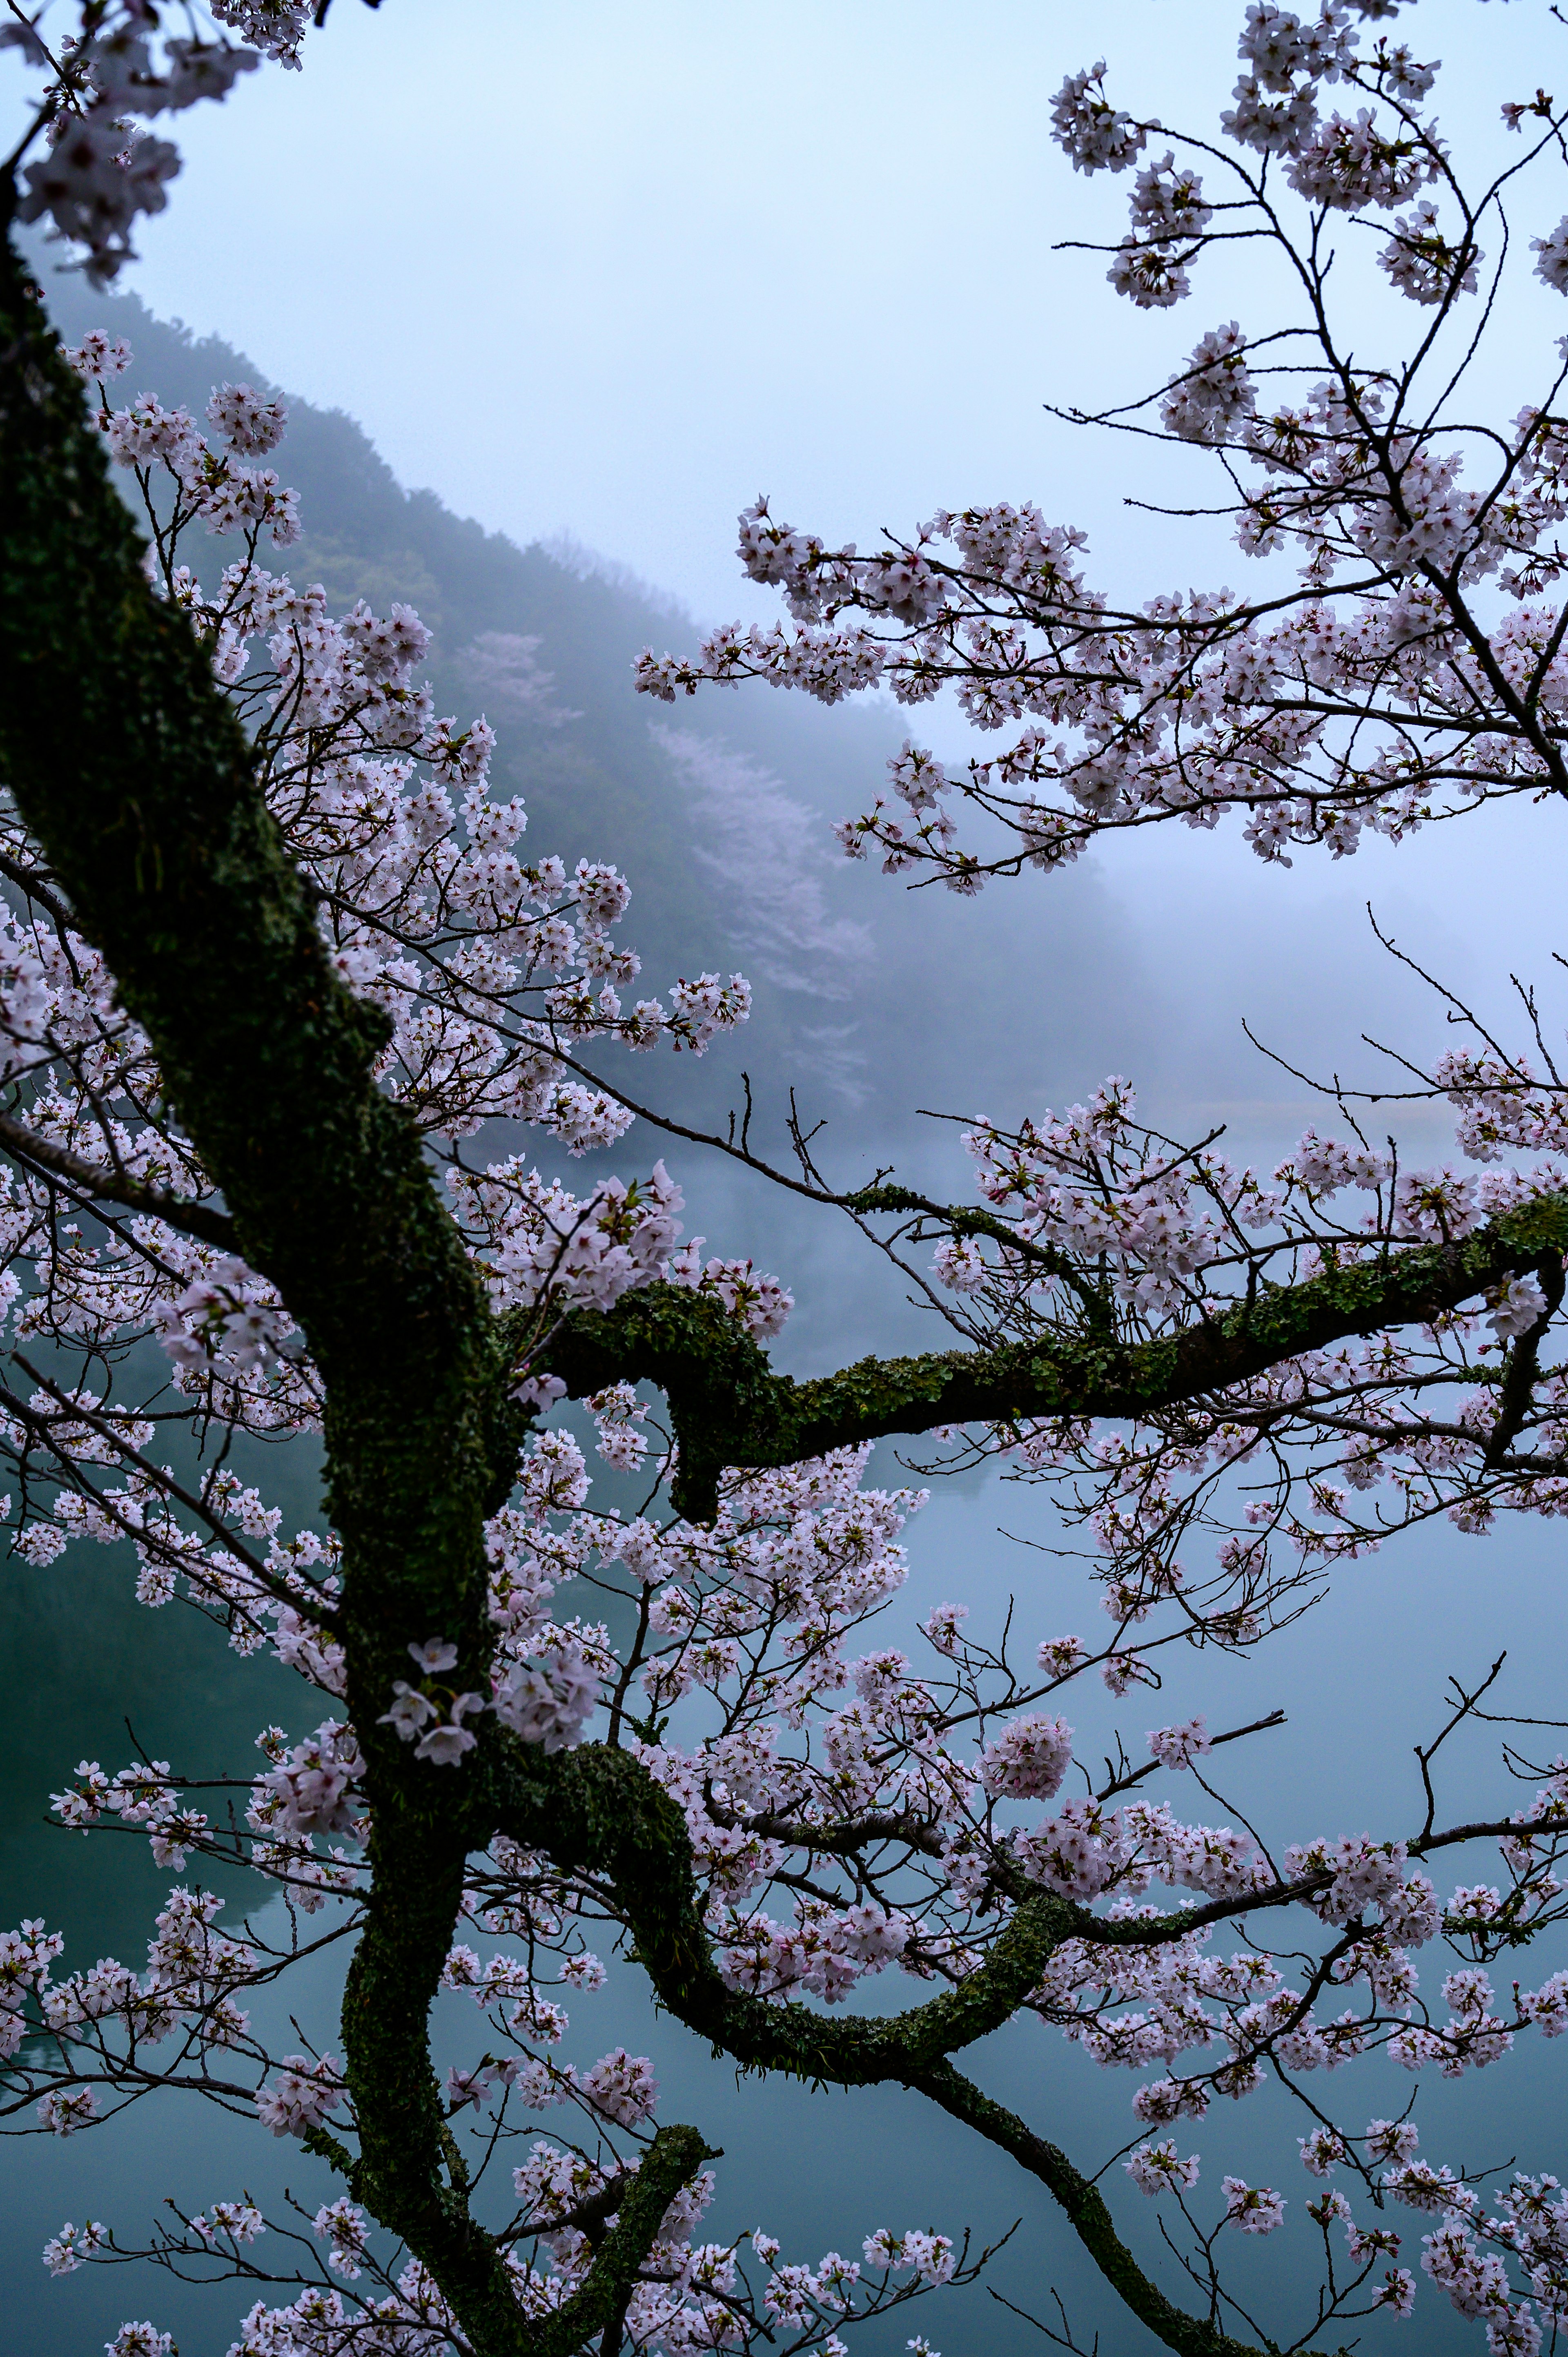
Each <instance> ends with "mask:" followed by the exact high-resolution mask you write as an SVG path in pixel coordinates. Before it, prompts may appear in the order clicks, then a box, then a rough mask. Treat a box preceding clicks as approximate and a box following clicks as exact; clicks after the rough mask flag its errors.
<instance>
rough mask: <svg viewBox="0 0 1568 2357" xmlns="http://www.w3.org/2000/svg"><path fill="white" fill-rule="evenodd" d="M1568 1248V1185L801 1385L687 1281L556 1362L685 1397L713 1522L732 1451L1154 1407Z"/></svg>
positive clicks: (578, 1385) (623, 1308) (682, 1487)
mask: <svg viewBox="0 0 1568 2357" xmlns="http://www.w3.org/2000/svg"><path fill="white" fill-rule="evenodd" d="M1565 1249H1568V1195H1562V1194H1558V1195H1550V1196H1543V1197H1541V1199H1540V1200H1538V1201H1536V1202H1533V1203H1530V1204H1526V1205H1524V1206H1522V1207H1521V1208H1520V1210H1518V1211H1509V1212H1508V1213H1506V1214H1504V1216H1503V1217H1501V1218H1499V1219H1497V1220H1494V1221H1492V1222H1489V1223H1488V1224H1487V1226H1485V1227H1482V1228H1477V1230H1476V1231H1475V1232H1473V1233H1472V1234H1470V1235H1468V1236H1466V1237H1464V1238H1462V1239H1461V1240H1459V1241H1458V1242H1456V1243H1445V1244H1411V1245H1408V1246H1405V1247H1402V1248H1399V1249H1394V1248H1392V1247H1385V1248H1384V1249H1383V1250H1381V1251H1380V1253H1379V1254H1377V1256H1376V1257H1375V1258H1372V1259H1369V1260H1366V1261H1359V1262H1355V1263H1352V1264H1351V1265H1348V1266H1346V1267H1340V1268H1334V1269H1328V1270H1326V1271H1325V1272H1324V1273H1323V1274H1322V1275H1319V1276H1315V1277H1310V1278H1307V1279H1305V1281H1304V1282H1303V1283H1301V1284H1299V1285H1291V1286H1269V1287H1265V1288H1262V1289H1261V1290H1260V1291H1259V1292H1258V1294H1257V1295H1256V1296H1255V1297H1254V1298H1253V1299H1251V1300H1250V1301H1242V1302H1238V1303H1236V1304H1235V1305H1234V1306H1233V1307H1231V1308H1229V1309H1226V1310H1223V1311H1222V1312H1220V1313H1219V1315H1217V1316H1215V1317H1214V1318H1209V1319H1208V1320H1207V1321H1206V1322H1205V1323H1204V1324H1202V1325H1200V1326H1194V1327H1189V1328H1187V1329H1186V1330H1185V1331H1183V1332H1180V1333H1176V1334H1170V1335H1162V1336H1160V1337H1159V1338H1157V1339H1156V1340H1153V1341H1148V1342H1138V1343H1120V1342H1117V1341H1115V1340H1108V1339H1105V1338H1102V1337H1101V1336H1099V1335H1092V1334H1089V1335H1085V1334H1078V1335H1066V1336H1055V1337H1047V1338H1042V1339H1037V1340H1028V1341H1025V1342H1016V1343H1005V1344H1001V1345H998V1347H997V1348H995V1349H994V1350H991V1351H940V1352H931V1353H929V1354H928V1355H926V1356H925V1357H922V1358H910V1359H861V1360H859V1361H856V1363H855V1364H854V1365H853V1366H850V1367H845V1368H843V1369H842V1370H841V1371H840V1372H838V1373H837V1374H832V1375H825V1376H822V1377H819V1378H817V1379H816V1380H814V1381H811V1382H807V1383H797V1382H796V1381H795V1379H794V1378H793V1377H792V1376H789V1375H779V1374H775V1373H774V1372H773V1371H772V1369H771V1367H770V1366H769V1365H768V1359H767V1357H766V1355H765V1353H764V1352H763V1351H761V1350H760V1349H759V1347H758V1346H757V1343H756V1342H755V1341H753V1340H752V1339H751V1337H750V1336H749V1335H747V1334H746V1333H745V1332H744V1331H743V1330H742V1329H740V1328H739V1327H738V1326H737V1325H736V1323H735V1321H734V1320H733V1319H731V1318H728V1317H727V1316H726V1315H725V1311H724V1309H723V1307H722V1305H721V1304H719V1303H718V1302H717V1301H716V1300H715V1299H714V1298H713V1297H707V1296H703V1295H700V1294H697V1293H694V1292H693V1291H692V1290H691V1289H690V1288H689V1287H685V1286H649V1287H647V1288H646V1289H645V1290H642V1291H639V1292H635V1293H628V1294H624V1295H623V1296H622V1297H621V1298H620V1300H619V1301H618V1303H617V1304H616V1306H615V1308H613V1309H611V1310H608V1311H596V1310H576V1311H574V1312H572V1313H571V1314H570V1315H569V1316H568V1317H567V1318H565V1319H564V1321H563V1324H562V1326H561V1328H560V1329H559V1331H558V1332H557V1333H556V1335H555V1336H554V1337H553V1340H551V1342H550V1344H549V1346H548V1349H547V1350H546V1351H544V1352H543V1353H542V1363H543V1362H546V1361H547V1363H548V1367H549V1372H551V1373H553V1374H555V1375H557V1376H559V1377H560V1378H561V1380H562V1381H563V1382H564V1383H565V1385H566V1389H567V1391H568V1393H569V1394H571V1395H572V1396H573V1397H574V1398H583V1397H585V1396H586V1395H588V1394H591V1393H594V1392H599V1391H603V1390H605V1389H607V1386H608V1385H609V1384H611V1383H618V1382H622V1381H626V1382H637V1381H638V1380H639V1379H642V1378H646V1379H647V1380H648V1381H650V1382H652V1383H657V1384H658V1385H659V1386H660V1389H661V1390H662V1391H663V1392H664V1394H665V1395H666V1397H667V1399H668V1400H669V1403H670V1410H671V1418H672V1420H673V1423H674V1426H675V1432H676V1436H677V1437H678V1439H679V1441H680V1444H681V1463H680V1469H679V1471H678V1473H677V1476H676V1480H675V1482H674V1485H673V1496H674V1501H675V1505H676V1508H677V1510H678V1511H679V1512H682V1513H683V1514H685V1515H686V1516H687V1517H688V1518H689V1519H690V1520H692V1521H693V1522H711V1521H712V1520H713V1517H714V1512H716V1511H717V1495H718V1482H719V1479H720V1476H721V1474H722V1473H723V1472H724V1470H725V1468H726V1467H730V1466H735V1467H754V1466H771V1465H789V1464H796V1463H799V1462H800V1459H802V1458H810V1457H822V1456H825V1455H826V1454H827V1453H828V1452H829V1450H831V1449H834V1448H850V1447H853V1446H854V1444H855V1443H857V1442H860V1441H864V1440H874V1439H877V1438H880V1437H883V1436H884V1435H886V1434H888V1433H896V1432H897V1433H916V1432H929V1431H930V1430H932V1429H933V1427H935V1426H940V1425H947V1424H955V1425H964V1424H1011V1423H1015V1422H1017V1421H1021V1420H1025V1419H1030V1418H1036V1417H1053V1416H1070V1417H1074V1418H1079V1417H1090V1416H1103V1417H1111V1418H1122V1417H1134V1416H1145V1415H1150V1414H1153V1413H1155V1412H1156V1411H1157V1410H1159V1409H1161V1408H1164V1407H1170V1406H1174V1405H1177V1404H1179V1403H1181V1402H1183V1401H1188V1400H1192V1399H1196V1398H1201V1397H1205V1396H1209V1395H1212V1394H1216V1393H1219V1392H1223V1391H1225V1390H1226V1389H1227V1388H1228V1387H1230V1385H1232V1384H1235V1383H1244V1382H1246V1381H1248V1380H1249V1379H1250V1378H1251V1377H1253V1376H1256V1375H1260V1374H1263V1373H1266V1372H1267V1371H1268V1370H1269V1369H1270V1368H1271V1367H1273V1366H1277V1365H1279V1364H1280V1363H1281V1362H1282V1361H1284V1360H1287V1359H1293V1358H1297V1357H1299V1356H1301V1354H1302V1353H1303V1352H1305V1351H1316V1350H1322V1349H1324V1348H1326V1346H1327V1345H1328V1344H1330V1343H1333V1342H1338V1341H1342V1340H1345V1339H1346V1338H1347V1337H1348V1336H1350V1335H1355V1334H1369V1333H1375V1332H1377V1331H1378V1330H1379V1329H1382V1328H1385V1327H1399V1326H1409V1325H1423V1324H1426V1323H1429V1322H1430V1321H1431V1320H1433V1319H1434V1318H1441V1317H1444V1316H1445V1315H1446V1314H1447V1313H1448V1312H1449V1311H1451V1310H1453V1309H1455V1308H1458V1307H1459V1305H1460V1304H1461V1303H1462V1302H1465V1301H1467V1300H1471V1299H1473V1298H1474V1297H1476V1296H1477V1294H1480V1293H1484V1292H1485V1291H1486V1290H1487V1288H1488V1287H1489V1286H1494V1285H1497V1284H1499V1283H1501V1282H1502V1281H1503V1279H1504V1278H1506V1277H1509V1276H1512V1275H1517V1274H1518V1273H1519V1272H1520V1270H1521V1269H1525V1268H1530V1267H1535V1266H1537V1265H1540V1264H1541V1263H1542V1262H1543V1260H1544V1259H1545V1258H1546V1256H1547V1255H1548V1254H1557V1255H1558V1257H1559V1259H1561V1256H1562V1254H1563V1251H1564V1250H1565Z"/></svg>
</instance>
